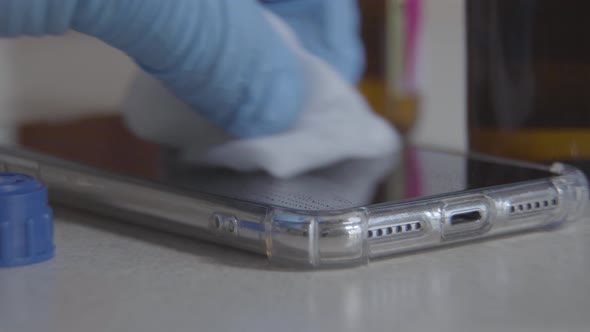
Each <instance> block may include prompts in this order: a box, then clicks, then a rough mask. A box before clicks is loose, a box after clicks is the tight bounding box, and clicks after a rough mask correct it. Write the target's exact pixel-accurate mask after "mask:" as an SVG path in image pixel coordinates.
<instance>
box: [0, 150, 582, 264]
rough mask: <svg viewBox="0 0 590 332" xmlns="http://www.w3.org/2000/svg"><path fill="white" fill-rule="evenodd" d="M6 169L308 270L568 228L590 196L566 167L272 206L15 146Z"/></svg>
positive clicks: (153, 222) (89, 203) (3, 159)
mask: <svg viewBox="0 0 590 332" xmlns="http://www.w3.org/2000/svg"><path fill="white" fill-rule="evenodd" d="M518 167H525V166H522V165H521V166H518ZM535 167H537V168H540V166H535ZM363 169H366V168H363ZM0 170H4V171H13V172H20V173H27V174H30V175H33V176H37V177H38V178H40V179H41V180H43V181H44V182H46V183H47V184H48V185H49V188H50V195H51V199H52V200H53V201H55V202H59V203H62V204H67V205H69V206H74V207H76V208H82V209H86V210H89V211H93V212H96V213H100V214H105V215H109V216H114V217H118V218H119V219H120V220H126V221H130V222H134V223H138V224H141V225H146V226H150V227H154V228H157V229H161V230H165V231H169V232H174V233H178V234H182V235H185V236H191V237H195V238H198V239H202V240H206V241H213V242H217V243H221V244H224V245H229V246H233V247H237V248H241V249H245V250H248V251H251V252H255V253H259V254H263V255H265V256H267V257H268V258H269V259H270V261H271V262H275V263H280V264H287V265H289V266H298V267H307V268H318V267H321V268H323V267H349V266H357V265H363V264H367V263H368V262H369V261H370V260H371V259H375V258H380V257H386V256H391V255H395V254H400V253H404V252H409V251H415V250H420V249H426V248H434V247H438V246H442V245H445V244H450V243H457V242H461V241H467V240H476V239H483V238H488V237H492V236H497V235H502V234H508V233H515V232H519V231H524V230H533V229H539V228H543V227H547V226H552V225H559V224H562V223H565V222H568V221H572V220H575V219H577V218H579V217H580V215H581V214H582V213H583V211H585V208H586V205H587V202H588V185H587V182H586V178H585V176H584V175H583V173H581V172H580V171H578V170H577V169H575V168H572V167H569V166H566V165H562V164H554V165H552V166H551V168H550V169H544V171H546V172H547V174H549V175H548V176H546V177H543V178H537V179H534V180H528V181H517V182H514V183H505V184H501V185H494V186H483V187H480V188H471V189H466V190H460V191H452V192H446V193H439V194H436V195H426V196H422V197H414V198H411V199H404V200H400V201H391V202H383V203H378V204H367V205H362V206H354V207H344V208H329V206H328V208H322V209H316V208H313V204H312V205H310V206H305V207H303V208H301V207H300V208H295V207H289V206H281V204H280V202H279V203H276V202H275V203H272V202H268V199H271V200H272V199H273V198H272V197H270V198H269V197H267V198H268V199H266V200H265V199H262V198H260V199H256V197H254V198H252V199H244V198H242V197H238V198H236V197H224V196H223V195H220V194H219V193H218V192H215V193H203V192H198V191H194V190H188V189H187V188H183V187H180V186H174V185H172V184H170V183H168V182H162V181H151V180H146V179H140V178H134V177H129V176H121V175H116V174H113V173H107V172H102V171H99V170H96V169H93V168H89V167H85V166H81V165H78V164H73V163H69V162H64V161H62V160H59V159H56V158H51V157H47V156H43V155H40V154H36V153H30V152H24V151H22V150H15V149H2V150H0ZM347 181H352V180H351V179H350V178H349V179H347ZM351 186H355V185H354V184H351V185H348V187H351ZM250 197H252V196H250ZM306 199H310V200H312V201H313V199H314V198H313V197H308V198H306ZM287 205H288V204H287Z"/></svg>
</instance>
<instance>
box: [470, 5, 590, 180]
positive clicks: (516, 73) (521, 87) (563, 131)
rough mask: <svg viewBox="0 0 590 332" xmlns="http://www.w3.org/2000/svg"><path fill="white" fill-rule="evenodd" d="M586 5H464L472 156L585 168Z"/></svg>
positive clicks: (588, 105) (588, 149)
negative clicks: (566, 164)
mask: <svg viewBox="0 0 590 332" xmlns="http://www.w3.org/2000/svg"><path fill="white" fill-rule="evenodd" d="M588 12H590V2H588V1H587V0H570V1H555V0H467V13H466V14H467V43H468V45H467V49H468V96H469V97H468V119H469V144H470V148H471V149H472V150H474V151H478V152H483V153H488V154H494V155H498V156H504V157H510V158H518V159H527V160H531V161H538V162H549V161H566V162H569V163H572V164H575V165H577V166H578V167H581V168H583V169H584V170H585V171H586V172H587V173H588V171H590V167H589V166H590V20H589V19H588Z"/></svg>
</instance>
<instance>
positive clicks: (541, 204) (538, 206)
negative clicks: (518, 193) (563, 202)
mask: <svg viewBox="0 0 590 332" xmlns="http://www.w3.org/2000/svg"><path fill="white" fill-rule="evenodd" d="M558 204H559V201H558V200H557V198H553V199H551V200H542V201H541V200H539V201H533V202H524V203H519V204H514V205H510V207H509V208H508V209H509V211H510V214H515V213H521V212H532V211H537V210H543V209H546V208H549V207H555V206H557V205H558Z"/></svg>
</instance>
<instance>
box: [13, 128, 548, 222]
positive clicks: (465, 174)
mask: <svg viewBox="0 0 590 332" xmlns="http://www.w3.org/2000/svg"><path fill="white" fill-rule="evenodd" d="M14 145H16V146H17V147H22V148H25V149H28V150H32V151H34V152H41V153H44V154H48V155H51V156H54V157H58V158H60V159H63V160H67V161H71V162H74V163H77V164H81V165H85V166H90V167H92V168H95V169H98V170H103V171H107V172H109V173H111V174H116V175H125V176H127V177H131V178H136V179H140V180H144V181H146V180H147V181H152V182H157V183H159V184H164V185H165V186H168V187H173V188H179V189H182V190H183V191H185V192H186V191H189V192H190V191H195V192H200V193H210V194H215V195H220V196H225V197H230V198H235V199H240V200H246V201H250V202H255V203H260V204H269V205H274V206H280V207H287V208H294V209H301V210H330V209H343V208H351V207H357V206H364V205H369V204H376V203H384V202H390V201H399V200H405V199H412V198H417V197H422V196H431V195H439V194H446V193H452V192H460V191H465V190H472V189H477V188H481V187H490V186H501V185H507V184H513V183H518V182H525V181H530V180H538V179H544V178H548V177H551V176H553V175H554V174H553V173H551V172H550V171H549V170H548V168H547V167H540V166H536V165H529V164H523V163H513V162H505V161H499V160H495V159H490V158H486V157H471V158H467V157H465V156H464V155H460V154H450V153H445V152H438V151H434V150H423V149H417V148H411V147H408V148H406V149H405V150H404V151H403V152H401V153H399V154H397V155H394V156H384V157H383V158H381V159H378V160H348V161H343V162H340V163H337V164H334V165H331V166H329V167H325V168H323V169H318V170H315V171H312V172H310V173H307V174H302V175H300V176H297V177H294V178H289V179H277V178H273V177H271V176H269V175H266V174H264V173H238V172H234V171H231V170H227V169H215V168H202V167H197V166H195V165H187V164H181V163H179V162H178V161H177V158H176V157H175V152H174V151H171V150H170V149H167V148H165V147H162V146H158V145H156V144H153V143H150V142H145V141H143V140H140V139H138V138H137V137H135V136H134V135H133V134H131V133H130V132H129V131H128V130H127V129H126V127H125V125H124V123H123V121H122V120H121V119H120V118H118V117H99V118H93V119H84V120H77V121H73V122H70V123H60V124H47V123H41V124H31V125H28V126H25V127H23V128H21V131H20V134H19V139H18V141H17V142H16V143H15V144H14Z"/></svg>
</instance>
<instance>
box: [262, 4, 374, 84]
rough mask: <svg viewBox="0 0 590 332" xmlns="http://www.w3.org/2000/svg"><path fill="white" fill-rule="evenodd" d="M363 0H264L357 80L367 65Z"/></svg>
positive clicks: (349, 77) (313, 49) (305, 41)
mask: <svg viewBox="0 0 590 332" xmlns="http://www.w3.org/2000/svg"><path fill="white" fill-rule="evenodd" d="M357 1H359V0H262V2H263V3H264V4H265V5H266V7H267V8H268V9H270V10H271V11H272V12H274V13H275V14H277V15H279V16H280V17H281V18H282V19H283V20H285V21H286V22H287V23H288V24H289V26H291V28H292V29H293V30H295V32H296V33H297V35H298V36H299V39H300V40H301V43H302V44H303V46H304V47H305V48H306V49H307V50H309V51H310V52H312V53H314V54H315V55H317V56H319V57H320V58H322V59H323V60H325V61H326V62H328V63H330V64H332V65H333V66H334V67H335V68H336V70H338V71H339V72H340V73H341V74H342V75H343V76H344V77H345V78H346V79H347V80H349V81H350V82H352V83H357V82H358V81H359V80H360V78H361V75H362V73H363V69H364V65H365V55H364V48H363V45H362V39H361V36H360V15H359V13H360V11H359V8H358V3H357Z"/></svg>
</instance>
